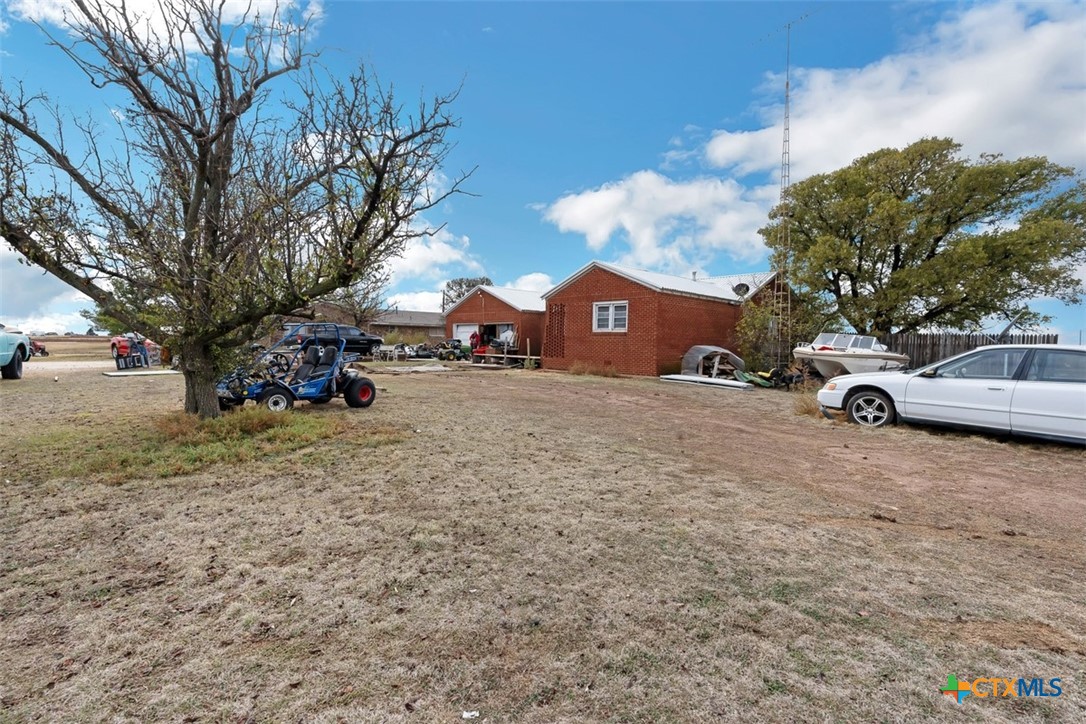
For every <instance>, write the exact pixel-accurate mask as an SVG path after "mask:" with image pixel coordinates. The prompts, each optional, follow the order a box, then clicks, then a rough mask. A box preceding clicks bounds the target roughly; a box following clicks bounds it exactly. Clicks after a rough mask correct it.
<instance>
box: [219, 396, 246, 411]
mask: <svg viewBox="0 0 1086 724" xmlns="http://www.w3.org/2000/svg"><path fill="white" fill-rule="evenodd" d="M244 404H245V400H224V399H223V398H221V397H220V398H219V410H220V411H222V412H229V411H230V410H236V409H237V408H239V407H241V406H242V405H244Z"/></svg>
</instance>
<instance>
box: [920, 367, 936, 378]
mask: <svg viewBox="0 0 1086 724" xmlns="http://www.w3.org/2000/svg"><path fill="white" fill-rule="evenodd" d="M917 376H918V377H938V376H939V371H938V370H936V369H930V370H924V371H923V372H921V373H920V374H919V375H917Z"/></svg>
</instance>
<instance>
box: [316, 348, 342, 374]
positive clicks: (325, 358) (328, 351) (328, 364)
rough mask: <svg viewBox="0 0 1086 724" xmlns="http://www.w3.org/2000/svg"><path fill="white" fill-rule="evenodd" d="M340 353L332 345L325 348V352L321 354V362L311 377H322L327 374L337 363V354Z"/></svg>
mask: <svg viewBox="0 0 1086 724" xmlns="http://www.w3.org/2000/svg"><path fill="white" fill-rule="evenodd" d="M338 352H339V350H337V349H336V348H335V347H333V346H332V345H328V346H327V347H325V348H324V352H323V353H322V354H321V361H320V364H318V365H317V366H316V367H314V368H313V371H312V372H311V373H310V375H309V376H310V377H320V376H321V375H323V374H327V373H328V370H330V369H332V365H334V364H335V363H336V354H337V353H338Z"/></svg>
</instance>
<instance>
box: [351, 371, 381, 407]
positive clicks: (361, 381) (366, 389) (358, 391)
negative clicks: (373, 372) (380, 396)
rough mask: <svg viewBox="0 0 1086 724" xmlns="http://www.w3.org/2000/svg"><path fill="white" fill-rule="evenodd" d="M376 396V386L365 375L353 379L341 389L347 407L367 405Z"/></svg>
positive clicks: (370, 403) (371, 402)
mask: <svg viewBox="0 0 1086 724" xmlns="http://www.w3.org/2000/svg"><path fill="white" fill-rule="evenodd" d="M376 397H377V386H376V385H374V384H373V382H371V381H370V380H369V379H367V378H365V377H359V378H357V379H355V380H353V381H352V382H351V384H349V385H347V389H345V390H344V391H343V399H344V400H345V401H346V402H347V407H369V406H370V405H372V404H373V401H374V399H375V398H376Z"/></svg>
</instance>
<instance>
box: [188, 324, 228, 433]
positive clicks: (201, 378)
mask: <svg viewBox="0 0 1086 724" xmlns="http://www.w3.org/2000/svg"><path fill="white" fill-rule="evenodd" d="M181 371H182V373H183V374H184V375H185V412H187V413H189V414H196V415H199V416H200V417H203V418H208V417H218V416H219V415H220V414H222V413H221V411H220V410H219V396H218V395H217V394H216V393H215V383H216V382H217V378H216V375H215V359H214V357H213V355H212V352H211V348H210V347H209V346H208V345H206V344H202V343H200V342H182V344H181Z"/></svg>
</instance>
